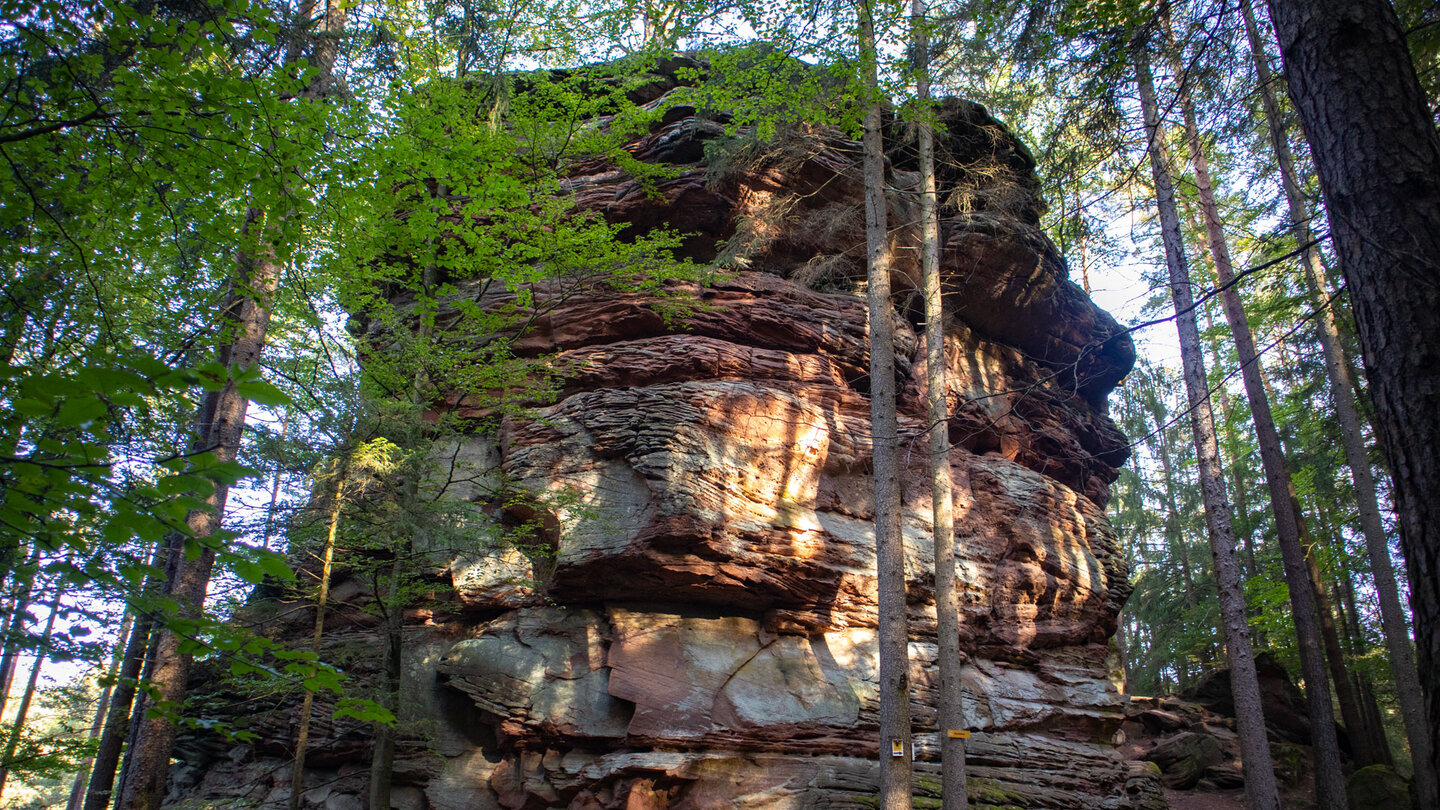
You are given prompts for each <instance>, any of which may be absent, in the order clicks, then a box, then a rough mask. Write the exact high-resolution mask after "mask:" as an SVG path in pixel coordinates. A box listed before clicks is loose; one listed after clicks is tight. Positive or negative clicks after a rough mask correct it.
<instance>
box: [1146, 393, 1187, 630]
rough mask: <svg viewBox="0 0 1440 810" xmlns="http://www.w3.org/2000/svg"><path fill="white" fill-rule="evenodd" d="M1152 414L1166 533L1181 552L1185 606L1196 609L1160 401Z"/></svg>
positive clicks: (1153, 407) (1154, 404)
mask: <svg viewBox="0 0 1440 810" xmlns="http://www.w3.org/2000/svg"><path fill="white" fill-rule="evenodd" d="M1150 404H1151V406H1152V407H1151V409H1150V415H1151V416H1153V417H1155V439H1156V446H1157V449H1158V450H1159V452H1160V471H1161V473H1163V474H1164V476H1165V506H1166V508H1167V509H1168V510H1169V513H1168V514H1167V515H1166V516H1165V533H1166V534H1167V535H1169V537H1170V541H1171V542H1172V543H1174V544H1175V548H1176V551H1177V552H1178V553H1179V554H1180V576H1181V577H1182V582H1181V584H1183V585H1184V586H1185V607H1187V608H1189V609H1190V610H1191V611H1194V610H1195V605H1196V598H1195V576H1194V573H1193V572H1192V570H1191V568H1190V552H1189V550H1188V549H1187V548H1186V544H1185V532H1184V531H1182V530H1181V528H1180V507H1179V505H1178V503H1177V501H1176V500H1175V477H1174V476H1175V468H1174V466H1173V465H1172V464H1171V461H1170V442H1169V441H1168V439H1167V437H1166V435H1165V412H1164V411H1163V410H1161V406H1160V403H1159V401H1158V400H1157V401H1154V402H1151V403H1150Z"/></svg>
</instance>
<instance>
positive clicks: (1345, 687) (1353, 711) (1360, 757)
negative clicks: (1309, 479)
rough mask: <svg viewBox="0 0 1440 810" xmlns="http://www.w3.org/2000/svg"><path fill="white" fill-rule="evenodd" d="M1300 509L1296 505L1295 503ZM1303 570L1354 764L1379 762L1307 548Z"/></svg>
mask: <svg viewBox="0 0 1440 810" xmlns="http://www.w3.org/2000/svg"><path fill="white" fill-rule="evenodd" d="M1295 508H1296V511H1297V512H1298V511H1299V505H1298V504H1297V505H1296V507H1295ZM1305 563H1306V569H1307V570H1308V571H1309V573H1310V582H1311V587H1312V589H1313V590H1314V592H1315V611H1316V614H1317V615H1318V616H1319V617H1320V637H1321V639H1322V640H1323V641H1324V642H1325V661H1326V662H1327V663H1328V664H1329V665H1330V680H1331V681H1333V682H1334V684H1335V700H1336V702H1337V703H1339V704H1340V718H1341V721H1342V722H1344V723H1345V730H1346V731H1347V732H1349V734H1350V750H1351V752H1352V753H1353V754H1354V757H1355V762H1356V764H1357V765H1360V766H1362V767H1363V766H1365V765H1374V764H1376V763H1379V762H1381V761H1382V755H1381V754H1380V753H1379V752H1377V751H1376V750H1375V749H1374V746H1373V742H1374V737H1373V735H1371V734H1370V733H1369V729H1368V728H1367V727H1366V721H1365V715H1364V709H1363V707H1362V706H1361V704H1360V695H1359V694H1358V693H1357V692H1356V691H1355V681H1354V678H1352V677H1351V675H1350V670H1349V668H1348V667H1346V665H1345V651H1344V650H1343V649H1342V648H1341V647H1340V630H1339V627H1338V626H1337V625H1336V624H1335V606H1334V605H1333V604H1331V602H1330V594H1329V593H1328V592H1327V591H1326V590H1325V578H1324V576H1323V575H1322V574H1321V573H1320V564H1319V562H1318V561H1317V560H1316V559H1315V554H1314V553H1313V552H1312V551H1309V550H1307V552H1306V554H1305Z"/></svg>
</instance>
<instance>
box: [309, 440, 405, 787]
mask: <svg viewBox="0 0 1440 810" xmlns="http://www.w3.org/2000/svg"><path fill="white" fill-rule="evenodd" d="M345 475H346V472H345V465H343V464H342V465H341V468H340V470H339V472H338V475H337V477H336V479H335V496H334V497H335V503H334V504H333V505H332V506H331V508H330V524H329V529H328V530H327V531H326V533H325V554H324V556H323V557H322V558H321V561H320V592H319V593H318V594H316V596H315V630H314V632H313V633H312V634H311V636H310V649H312V650H314V651H315V655H316V656H319V655H320V641H321V638H322V637H323V636H324V635H325V605H326V603H327V602H329V601H330V567H331V564H332V563H333V562H334V560H335V534H336V532H337V531H338V530H339V528H340V510H341V509H342V508H343V507H344V505H345ZM314 709H315V691H314V690H313V689H306V690H305V699H304V701H303V702H302V703H301V706H300V723H299V725H300V728H299V730H298V732H297V733H296V739H295V766H294V768H293V769H292V770H291V772H290V810H300V794H301V793H302V792H303V790H304V786H305V746H306V745H307V744H308V743H309V742H310V714H311V713H312V712H313V711H314ZM386 807H388V805H386Z"/></svg>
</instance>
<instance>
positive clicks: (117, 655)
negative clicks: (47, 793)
mask: <svg viewBox="0 0 1440 810" xmlns="http://www.w3.org/2000/svg"><path fill="white" fill-rule="evenodd" d="M134 621H135V614H134V613H133V612H131V611H129V610H126V611H125V618H124V619H122V620H121V622H120V634H119V636H117V637H116V639H115V652H114V654H113V655H112V656H111V658H110V666H109V667H107V668H106V669H105V686H103V687H102V688H101V690H100V699H99V700H98V701H96V703H95V719H94V720H91V721H90V733H89V734H88V735H87V736H88V737H89V738H90V739H92V740H96V739H99V738H100V733H101V731H103V730H104V728H105V718H106V716H108V715H109V713H110V697H111V696H112V695H113V694H114V693H115V684H116V678H117V677H118V676H119V675H120V665H121V663H122V662H123V661H124V660H125V648H126V646H127V645H128V644H129V643H130V628H131V625H132V624H133V623H134ZM94 762H95V758H94V757H87V758H86V759H85V761H84V762H82V763H81V764H80V768H79V770H78V771H77V772H76V773H75V781H74V782H73V783H72V784H71V785H70V798H69V800H67V801H66V802H65V810H81V807H82V806H83V805H84V804H85V784H86V782H87V781H88V780H87V778H86V777H88V776H89V772H90V768H91V766H92V765H93V764H94Z"/></svg>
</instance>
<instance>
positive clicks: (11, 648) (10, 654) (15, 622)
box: [0, 544, 40, 715]
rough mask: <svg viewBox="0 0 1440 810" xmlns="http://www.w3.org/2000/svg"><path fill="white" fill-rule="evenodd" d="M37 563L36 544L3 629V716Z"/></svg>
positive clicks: (0, 703)
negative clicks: (26, 574)
mask: <svg viewBox="0 0 1440 810" xmlns="http://www.w3.org/2000/svg"><path fill="white" fill-rule="evenodd" d="M39 561H40V546H39V544H36V546H35V547H34V548H33V549H31V550H30V556H29V557H28V558H27V559H26V560H25V565H24V568H25V569H27V570H29V571H30V575H29V576H28V577H27V578H25V579H24V580H23V581H22V582H21V583H20V587H19V590H17V591H16V593H15V599H14V600H13V601H12V602H11V603H10V621H9V622H8V623H7V625H6V628H5V645H4V648H5V649H4V652H3V653H0V715H4V714H5V704H6V703H8V702H9V701H10V683H11V681H13V680H15V663H16V662H17V661H18V660H19V658H20V648H21V647H22V646H24V644H23V642H24V639H25V620H26V619H27V618H28V617H29V611H30V594H31V592H32V590H33V589H34V587H35V577H36V576H37V575H38V570H36V569H35V565H36V564H37V563H38V562H39ZM22 576H23V575H22Z"/></svg>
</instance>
